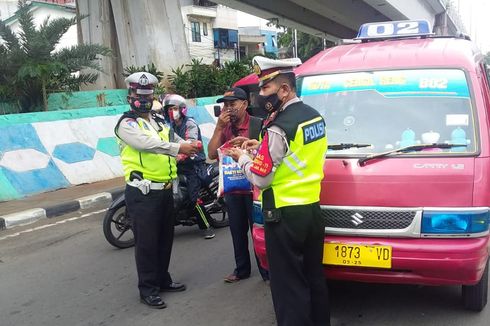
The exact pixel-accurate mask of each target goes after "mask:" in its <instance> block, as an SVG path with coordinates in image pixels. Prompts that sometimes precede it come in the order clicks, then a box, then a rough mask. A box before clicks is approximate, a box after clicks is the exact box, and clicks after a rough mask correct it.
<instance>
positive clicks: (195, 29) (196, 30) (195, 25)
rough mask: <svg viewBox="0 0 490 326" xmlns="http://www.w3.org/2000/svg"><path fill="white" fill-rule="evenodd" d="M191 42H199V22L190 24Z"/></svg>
mask: <svg viewBox="0 0 490 326" xmlns="http://www.w3.org/2000/svg"><path fill="white" fill-rule="evenodd" d="M191 31H192V42H201V25H200V24H199V22H191Z"/></svg>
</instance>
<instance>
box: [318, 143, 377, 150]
mask: <svg viewBox="0 0 490 326" xmlns="http://www.w3.org/2000/svg"><path fill="white" fill-rule="evenodd" d="M369 146H371V144H350V143H340V144H333V145H328V149H331V150H333V151H340V150H343V149H349V148H353V147H355V148H362V147H369Z"/></svg>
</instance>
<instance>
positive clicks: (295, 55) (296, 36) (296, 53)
mask: <svg viewBox="0 0 490 326" xmlns="http://www.w3.org/2000/svg"><path fill="white" fill-rule="evenodd" d="M293 50H294V51H293V57H294V58H297V57H298V31H297V30H296V28H295V29H294V48H293Z"/></svg>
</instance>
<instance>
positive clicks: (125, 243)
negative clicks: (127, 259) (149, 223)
mask: <svg viewBox="0 0 490 326" xmlns="http://www.w3.org/2000/svg"><path fill="white" fill-rule="evenodd" d="M103 223H104V224H103V230H104V236H105V238H106V240H107V241H108V242H109V243H110V244H111V245H113V246H114V247H116V248H119V249H125V248H129V247H132V246H134V234H133V230H132V228H131V219H130V218H129V217H128V216H127V214H126V206H122V207H119V208H118V209H110V210H108V211H107V213H106V215H105V217H104V222H103Z"/></svg>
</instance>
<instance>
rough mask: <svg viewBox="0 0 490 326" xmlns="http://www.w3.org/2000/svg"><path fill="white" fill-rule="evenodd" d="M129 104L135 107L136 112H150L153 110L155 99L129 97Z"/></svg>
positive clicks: (132, 107)
mask: <svg viewBox="0 0 490 326" xmlns="http://www.w3.org/2000/svg"><path fill="white" fill-rule="evenodd" d="M129 105H130V106H131V109H133V110H134V111H136V112H140V113H148V112H150V110H151V107H152V106H153V101H148V100H146V99H143V98H142V99H138V98H135V97H131V98H130V99H129Z"/></svg>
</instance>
